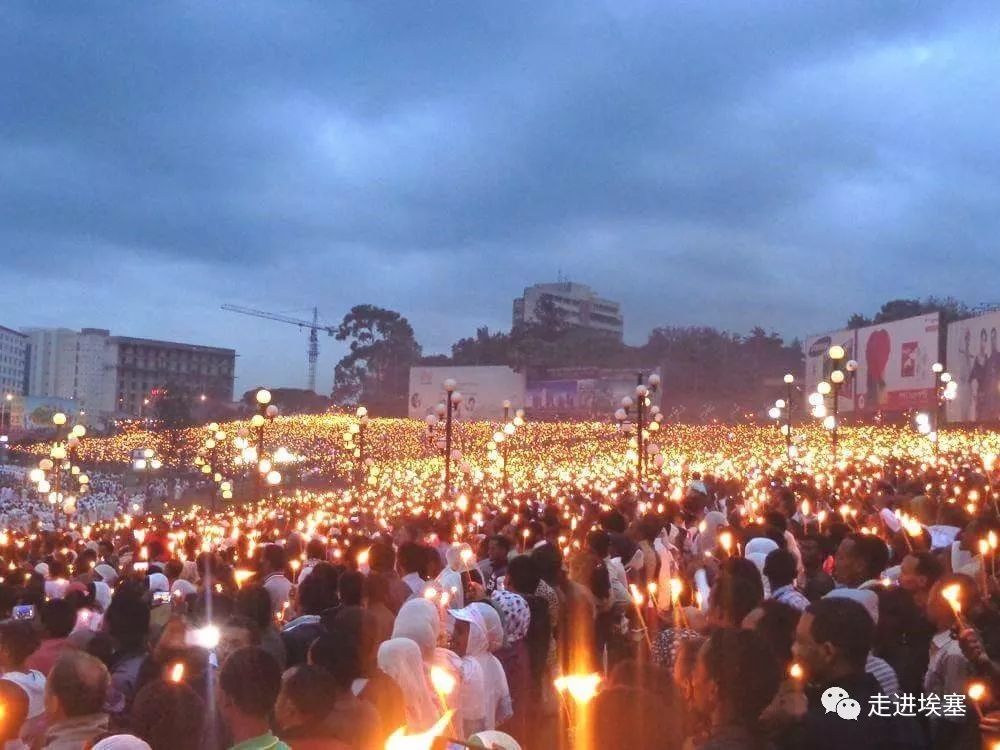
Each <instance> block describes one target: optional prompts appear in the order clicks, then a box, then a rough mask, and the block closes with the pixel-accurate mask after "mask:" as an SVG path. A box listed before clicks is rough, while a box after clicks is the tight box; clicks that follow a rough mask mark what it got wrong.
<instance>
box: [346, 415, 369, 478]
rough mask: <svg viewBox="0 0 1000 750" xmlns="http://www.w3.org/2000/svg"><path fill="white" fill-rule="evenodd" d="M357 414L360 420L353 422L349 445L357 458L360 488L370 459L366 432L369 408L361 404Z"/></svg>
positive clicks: (355, 475) (356, 470)
mask: <svg viewBox="0 0 1000 750" xmlns="http://www.w3.org/2000/svg"><path fill="white" fill-rule="evenodd" d="M355 416H357V418H358V421H357V422H354V423H353V424H351V428H350V433H349V435H348V437H349V438H350V442H349V443H348V445H349V446H350V447H351V449H352V453H353V456H354V459H355V464H354V484H355V486H356V487H358V488H359V489H360V488H361V486H362V484H363V482H364V478H365V461H367V460H368V457H367V456H366V455H365V450H366V448H367V447H368V446H367V445H366V443H365V433H366V428H367V427H368V409H367V408H366V407H364V406H359V407H358V408H357V411H355Z"/></svg>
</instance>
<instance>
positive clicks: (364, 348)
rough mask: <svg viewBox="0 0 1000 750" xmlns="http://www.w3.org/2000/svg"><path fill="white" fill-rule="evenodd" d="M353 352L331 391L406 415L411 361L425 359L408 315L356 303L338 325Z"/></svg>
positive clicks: (339, 397) (342, 398) (376, 410)
mask: <svg viewBox="0 0 1000 750" xmlns="http://www.w3.org/2000/svg"><path fill="white" fill-rule="evenodd" d="M336 336H337V340H338V341H350V352H349V353H348V354H347V355H346V356H345V357H343V358H342V359H341V360H340V362H338V363H337V367H336V369H335V371H334V383H333V393H332V397H333V399H334V400H335V401H337V402H338V403H349V404H354V403H358V402H363V403H364V404H365V405H366V406H368V408H369V410H370V411H372V413H374V414H385V415H392V416H403V415H405V414H406V395H407V391H408V389H409V378H410V367H411V366H412V365H414V364H416V363H417V362H419V361H420V344H418V343H417V340H416V337H415V336H414V333H413V327H412V326H411V325H410V323H409V321H407V319H406V318H404V317H403V316H402V315H400V314H399V313H398V312H396V311H395V310H387V309H385V308H383V307H376V306H375V305H357V306H355V307H352V308H351V311H350V312H349V313H347V315H345V316H344V319H343V321H341V323H340V326H338V328H337V333H336Z"/></svg>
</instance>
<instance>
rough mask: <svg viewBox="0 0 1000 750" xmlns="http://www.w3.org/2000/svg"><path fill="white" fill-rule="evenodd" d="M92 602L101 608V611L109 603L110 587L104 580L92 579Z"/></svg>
mask: <svg viewBox="0 0 1000 750" xmlns="http://www.w3.org/2000/svg"><path fill="white" fill-rule="evenodd" d="M94 602H95V603H96V604H97V606H98V607H100V608H101V612H103V611H104V610H106V609H107V608H108V605H109V604H111V587H110V586H108V584H106V583H105V582H104V581H94Z"/></svg>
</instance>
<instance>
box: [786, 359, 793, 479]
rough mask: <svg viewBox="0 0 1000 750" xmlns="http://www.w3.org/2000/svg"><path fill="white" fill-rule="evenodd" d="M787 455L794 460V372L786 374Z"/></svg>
mask: <svg viewBox="0 0 1000 750" xmlns="http://www.w3.org/2000/svg"><path fill="white" fill-rule="evenodd" d="M784 380H785V456H786V458H788V460H789V461H791V460H792V387H793V386H794V384H795V376H794V375H792V373H790V372H789V373H786V374H785V378H784Z"/></svg>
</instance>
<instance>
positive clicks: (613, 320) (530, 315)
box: [513, 281, 624, 339]
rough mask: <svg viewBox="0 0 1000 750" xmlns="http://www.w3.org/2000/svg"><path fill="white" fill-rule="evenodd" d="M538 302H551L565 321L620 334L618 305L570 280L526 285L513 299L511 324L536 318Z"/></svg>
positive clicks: (620, 317) (620, 314)
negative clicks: (522, 292) (520, 293)
mask: <svg viewBox="0 0 1000 750" xmlns="http://www.w3.org/2000/svg"><path fill="white" fill-rule="evenodd" d="M542 302H551V303H552V305H553V306H554V308H555V310H556V311H557V312H558V313H559V314H560V317H561V318H562V320H563V321H564V322H565V323H567V324H569V325H574V326H581V327H583V328H590V329H592V330H595V331H602V332H604V333H608V334H611V335H614V336H616V337H617V338H619V339H621V337H622V332H623V329H624V323H623V320H622V311H621V305H620V304H619V303H617V302H613V301H611V300H609V299H604V298H602V297H599V296H598V295H597V292H595V291H594V290H593V289H591V288H590V287H589V286H587V285H586V284H577V283H575V282H572V281H557V282H555V283H552V284H535V285H534V286H529V287H527V288H526V289H525V290H524V294H523V295H522V296H521V297H518V298H517V299H515V300H514V315H513V323H514V325H515V326H518V325H523V324H525V323H533V322H536V321H537V320H538V317H537V311H538V306H539V304H540V303H542Z"/></svg>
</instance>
